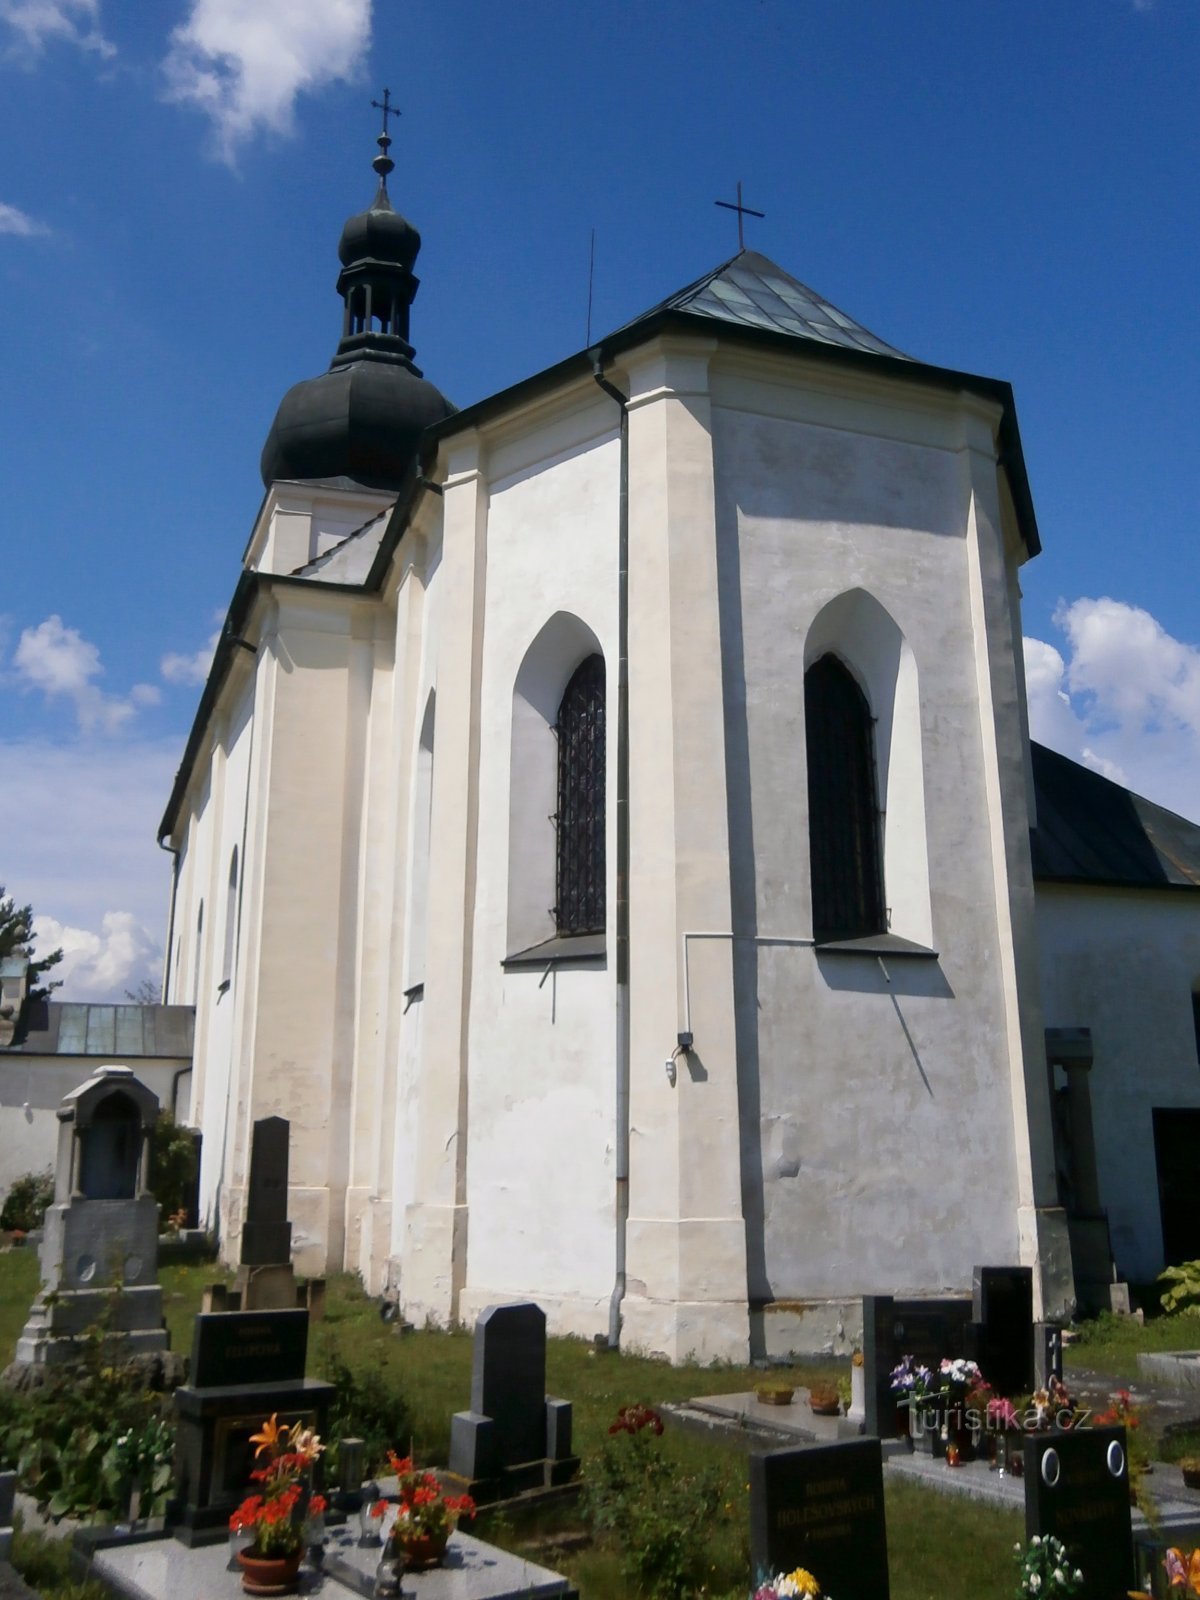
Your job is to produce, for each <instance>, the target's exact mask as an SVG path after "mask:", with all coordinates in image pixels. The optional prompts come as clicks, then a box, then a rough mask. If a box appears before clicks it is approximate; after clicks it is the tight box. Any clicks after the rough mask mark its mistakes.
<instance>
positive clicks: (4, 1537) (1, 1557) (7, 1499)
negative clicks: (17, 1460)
mask: <svg viewBox="0 0 1200 1600" xmlns="http://www.w3.org/2000/svg"><path fill="white" fill-rule="evenodd" d="M16 1496H17V1475H16V1473H15V1472H0V1561H7V1560H8V1555H9V1551H10V1550H11V1549H12V1536H13V1504H14V1502H15V1500H16Z"/></svg>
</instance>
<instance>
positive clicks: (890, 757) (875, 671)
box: [804, 589, 933, 947]
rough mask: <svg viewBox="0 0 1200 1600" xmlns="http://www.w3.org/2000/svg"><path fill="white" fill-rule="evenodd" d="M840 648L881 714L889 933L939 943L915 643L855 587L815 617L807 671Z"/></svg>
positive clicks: (878, 747) (877, 719)
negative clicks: (932, 895)
mask: <svg viewBox="0 0 1200 1600" xmlns="http://www.w3.org/2000/svg"><path fill="white" fill-rule="evenodd" d="M824 655H834V656H836V657H837V658H838V660H839V661H841V663H842V665H843V666H844V667H845V668H846V669H847V670H848V671H849V672H850V673H851V675H852V676H853V677H854V679H855V681H856V682H857V683H858V686H859V688H860V689H861V690H862V692H863V694H864V695H865V696H866V700H867V705H868V706H869V707H870V712H871V716H872V718H873V720H874V744H875V776H876V783H877V785H878V802H879V812H880V831H881V834H882V852H881V854H882V862H883V898H884V906H885V914H886V917H887V927H888V932H890V933H893V934H897V935H898V936H899V937H900V938H902V939H908V940H911V941H912V943H914V944H918V945H923V946H925V947H931V946H932V945H933V919H932V913H931V909H930V898H929V845H928V840H927V837H926V832H925V764H924V752H923V741H922V734H921V698H920V684H919V682H918V678H917V663H916V658H915V657H914V655H913V651H912V646H911V645H910V644H909V642H908V640H907V639H906V638H905V636H904V634H903V633H902V632H901V630H900V628H899V627H898V626H897V624H896V622H895V620H894V619H893V618H892V616H891V614H890V613H889V612H888V611H887V610H886V609H885V608H884V607H883V606H882V605H881V604H880V603H879V601H878V600H876V599H875V597H874V596H873V595H870V594H868V593H867V592H866V590H865V589H848V590H846V591H845V593H843V594H839V595H837V596H835V597H834V599H832V600H830V601H829V602H828V604H827V605H825V606H823V607H822V608H821V610H820V611H818V613H817V615H816V616H815V617H814V618H813V621H812V625H811V627H810V628H809V630H808V635H807V637H806V639H805V642H804V670H805V671H806V672H807V671H808V669H809V668H810V667H811V666H812V665H813V664H814V663H815V662H817V661H819V660H820V658H821V657H822V656H824Z"/></svg>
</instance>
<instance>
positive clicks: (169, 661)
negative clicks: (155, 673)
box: [160, 628, 221, 684]
mask: <svg viewBox="0 0 1200 1600" xmlns="http://www.w3.org/2000/svg"><path fill="white" fill-rule="evenodd" d="M220 637H221V630H220V628H218V629H217V630H216V632H215V633H212V634H210V635H209V638H208V642H207V643H206V644H203V645H201V647H200V649H199V650H197V651H196V652H195V654H194V655H190V656H185V655H178V654H177V653H176V652H174V651H171V652H170V653H169V654H167V655H165V656H164V657H163V658H162V661H161V663H160V670H161V672H162V675H163V677H164V678H165V679H166V680H167V682H168V683H191V684H198V683H203V682H204V680H205V679H206V678H207V677H208V669H209V667H211V666H212V658H213V653H214V651H215V650H216V648H217V641H218V639H220Z"/></svg>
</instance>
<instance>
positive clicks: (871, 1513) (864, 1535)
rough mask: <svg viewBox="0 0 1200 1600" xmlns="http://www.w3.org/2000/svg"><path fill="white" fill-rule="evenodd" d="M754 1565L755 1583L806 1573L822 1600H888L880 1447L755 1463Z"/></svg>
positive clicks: (778, 1454)
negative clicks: (857, 1599) (862, 1598)
mask: <svg viewBox="0 0 1200 1600" xmlns="http://www.w3.org/2000/svg"><path fill="white" fill-rule="evenodd" d="M750 1564H751V1575H752V1577H753V1578H754V1581H755V1582H758V1581H759V1580H760V1579H762V1578H768V1577H773V1576H774V1575H775V1574H776V1573H779V1572H791V1571H792V1570H793V1568H795V1567H805V1568H806V1569H807V1570H808V1571H809V1572H811V1573H812V1575H813V1576H814V1577H815V1578H816V1580H817V1582H818V1583H819V1584H820V1585H821V1592H822V1593H823V1594H832V1595H836V1596H841V1595H856V1594H862V1595H867V1594H869V1595H872V1596H879V1597H880V1600H888V1595H889V1593H890V1591H889V1588H888V1561H887V1526H886V1523H885V1520H884V1510H883V1451H882V1447H881V1445H880V1442H879V1440H878V1439H853V1440H848V1441H847V1442H845V1443H844V1444H830V1445H819V1446H814V1447H807V1448H803V1449H798V1450H770V1451H767V1452H766V1453H765V1454H756V1455H752V1456H751V1457H750Z"/></svg>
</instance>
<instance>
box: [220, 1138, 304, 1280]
mask: <svg viewBox="0 0 1200 1600" xmlns="http://www.w3.org/2000/svg"><path fill="white" fill-rule="evenodd" d="M290 1132H291V1126H290V1124H289V1123H288V1121H287V1119H286V1118H285V1117H263V1118H261V1119H260V1120H259V1121H258V1122H256V1123H255V1124H254V1129H253V1132H252V1133H251V1136H250V1173H249V1177H248V1179H247V1182H246V1216H245V1220H244V1221H243V1223H242V1239H241V1249H240V1251H239V1254H238V1261H239V1266H238V1272H237V1278H236V1280H235V1288H234V1293H235V1294H237V1295H238V1296H240V1305H241V1307H242V1309H243V1310H244V1311H275V1310H278V1311H284V1310H287V1309H289V1308H290V1307H292V1306H294V1305H295V1304H296V1277H295V1273H294V1271H293V1269H292V1225H291V1223H290V1222H289V1221H288V1214H287V1209H288V1139H289V1135H290Z"/></svg>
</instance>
